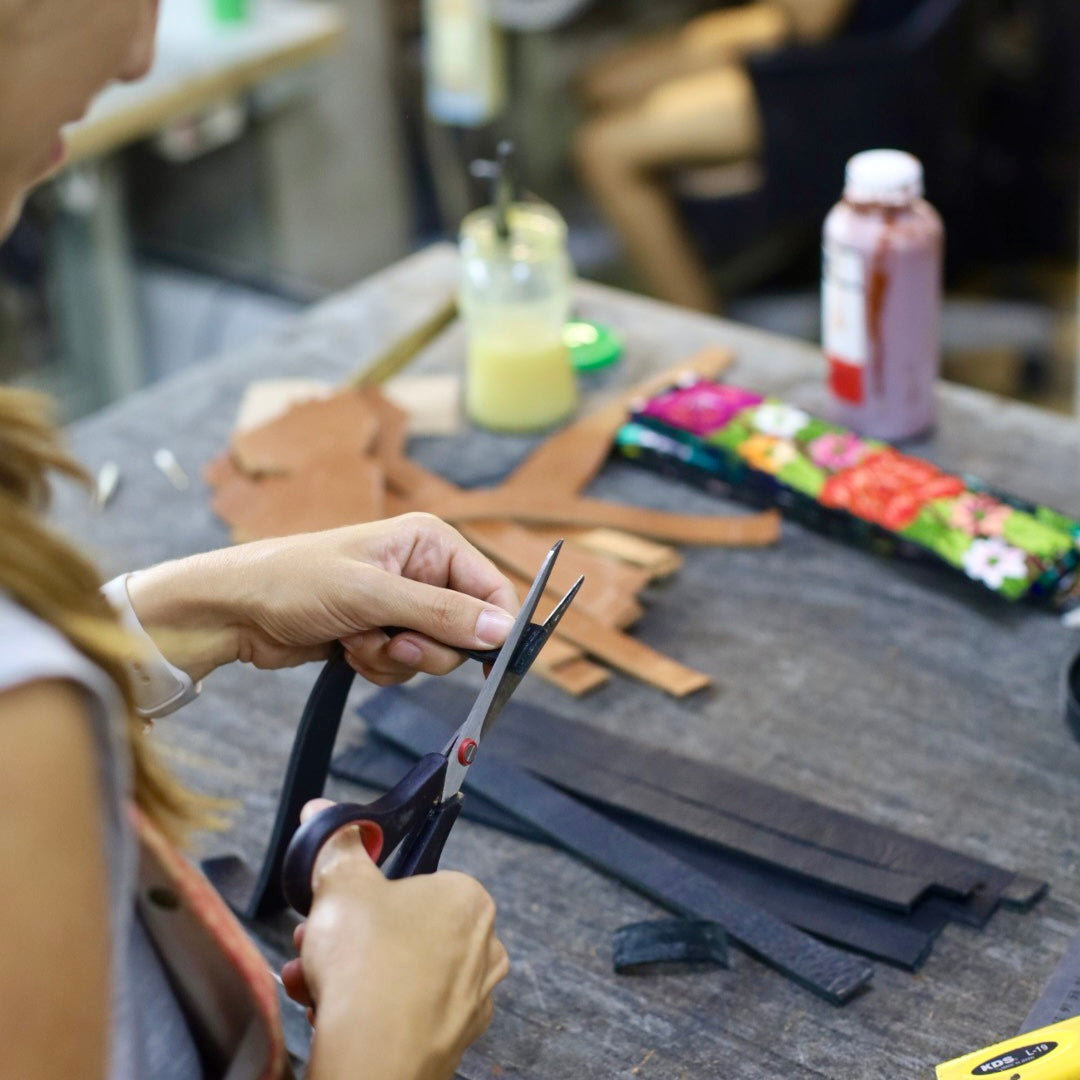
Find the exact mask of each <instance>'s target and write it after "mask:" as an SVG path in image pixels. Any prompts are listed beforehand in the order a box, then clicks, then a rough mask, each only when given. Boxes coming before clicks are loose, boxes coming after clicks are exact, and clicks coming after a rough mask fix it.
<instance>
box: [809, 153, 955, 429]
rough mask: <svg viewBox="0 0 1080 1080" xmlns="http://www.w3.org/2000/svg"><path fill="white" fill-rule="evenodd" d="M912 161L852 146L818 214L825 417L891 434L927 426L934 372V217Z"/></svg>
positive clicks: (938, 286) (937, 295)
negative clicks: (829, 200) (824, 210)
mask: <svg viewBox="0 0 1080 1080" xmlns="http://www.w3.org/2000/svg"><path fill="white" fill-rule="evenodd" d="M922 194H923V170H922V165H921V163H920V162H919V160H918V159H917V158H915V157H912V155H911V154H907V153H904V152H903V151H900V150H867V151H865V152H864V153H861V154H856V155H855V156H854V157H853V158H852V159H851V160H850V161H849V162H848V163H847V169H846V173H845V182H844V195H843V198H842V199H841V201H840V202H839V203H837V205H836V206H834V207H833V209H832V210H831V211H830V212H829V215H828V217H827V218H826V219H825V229H824V242H823V246H822V248H823V250H822V256H823V267H822V320H821V321H822V345H823V348H824V352H825V360H826V362H827V364H828V385H829V390H830V392H831V396H832V403H833V407H832V410H831V413H832V416H833V418H834V419H836V420H837V422H839V423H841V424H844V425H845V426H846V427H850V428H852V429H854V430H855V431H858V432H859V433H861V434H863V435H870V436H873V437H875V438H879V439H886V440H899V439H907V438H911V437H913V436H915V435H921V434H923V433H924V432H926V431H927V430H928V429H929V428H931V427H932V426H933V424H934V387H935V384H936V382H937V378H938V373H939V370H940V362H941V360H940V357H941V354H940V325H941V294H942V256H943V249H944V240H943V230H942V225H941V218H940V217H939V216H938V214H937V212H936V211H935V210H934V208H933V207H932V206H931V205H930V204H929V203H928V202H926V200H925V199H923V198H922Z"/></svg>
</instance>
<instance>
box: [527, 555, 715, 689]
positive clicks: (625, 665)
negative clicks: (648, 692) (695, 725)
mask: <svg viewBox="0 0 1080 1080" xmlns="http://www.w3.org/2000/svg"><path fill="white" fill-rule="evenodd" d="M507 576H508V577H509V578H510V580H511V581H512V582H513V583H514V585H515V587H516V588H517V589H519V590H520V589H522V588H524V587H525V586H526V585H527V584H528V583H527V582H526V581H525V580H524V579H523V578H519V577H518V576H517V575H516V574H508V575H507ZM557 633H558V634H559V636H560V637H562V638H565V639H566V640H567V641H571V642H573V643H574V644H575V645H578V646H580V647H581V648H582V649H583V650H584V651H585V652H586V653H587V654H588V655H590V656H593V657H595V658H597V659H598V660H603V661H604V662H605V663H607V664H610V665H611V666H612V667H613V668H615V669H616V670H617V671H621V672H622V673H623V674H624V675H629V676H630V678H632V679H638V680H639V681H641V682H645V683H648V684H649V685H651V686H655V687H657V689H660V690H663V691H665V692H666V693H668V694H671V695H672V696H673V697H686V696H687V695H689V694H694V693H697V691H699V690H704V689H705V687H707V686H708V685H709V684H710V683H711V682H712V680H711V679H710V678H709V676H708V675H703V674H702V673H701V672H700V671H694V669H693V668H689V667H687V666H686V665H685V664H680V663H679V661H678V660H673V659H672V658H671V657H670V656H665V655H664V654H663V653H661V652H657V651H656V650H655V649H652V648H650V647H649V646H648V645H646V644H645V643H644V642H642V641H638V640H637V638H632V637H629V636H628V635H626V634H624V633H622V632H621V631H619V630H615V629H614V628H613V627H610V626H605V625H604V624H603V623H602V622H599V621H598V620H597V619H594V618H593V617H592V616H591V615H588V614H586V613H585V612H583V611H576V610H574V608H570V610H569V611H567V612H566V614H565V615H564V616H563V617H562V621H561V622H560V623H559V629H558V631H557Z"/></svg>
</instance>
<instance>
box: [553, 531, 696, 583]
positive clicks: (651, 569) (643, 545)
mask: <svg viewBox="0 0 1080 1080" xmlns="http://www.w3.org/2000/svg"><path fill="white" fill-rule="evenodd" d="M566 539H567V542H568V543H569V544H572V545H573V546H574V547H581V548H584V549H585V550H586V551H593V552H595V553H596V554H597V555H605V556H607V557H609V558H613V559H620V560H622V561H623V562H625V563H629V564H630V565H631V566H638V567H640V568H641V569H642V570H644V571H645V573H647V574H648V575H649V580H650V581H656V580H657V579H658V578H666V577H671V575H672V574H674V573H675V571H676V570H678V569H679V568H680V567H681V566H682V564H683V557H682V556H681V555H680V554H679V552H678V550H677V549H676V548H673V547H670V546H669V545H667V544H658V543H656V541H655V540H643V539H642V538H641V537H640V536H631V535H630V533H625V532H619V531H618V530H616V529H578V530H574V531H572V532H570V534H569V535H568V536H567V537H566Z"/></svg>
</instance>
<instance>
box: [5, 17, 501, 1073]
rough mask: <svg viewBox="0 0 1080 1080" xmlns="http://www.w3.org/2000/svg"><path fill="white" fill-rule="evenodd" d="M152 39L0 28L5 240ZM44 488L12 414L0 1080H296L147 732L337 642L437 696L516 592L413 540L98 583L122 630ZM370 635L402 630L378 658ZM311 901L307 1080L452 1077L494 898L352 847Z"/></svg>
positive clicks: (376, 638)
mask: <svg viewBox="0 0 1080 1080" xmlns="http://www.w3.org/2000/svg"><path fill="white" fill-rule="evenodd" d="M155 19H156V0H0V236H2V235H4V234H5V233H6V232H7V231H8V230H9V229H10V227H11V226H12V223H13V222H14V221H15V220H16V218H17V216H18V212H19V207H20V204H21V201H22V199H23V197H24V195H25V193H26V191H27V189H28V188H30V187H31V186H32V185H33V184H34V182H36V181H37V180H40V179H41V178H42V177H43V176H45V175H47V174H48V173H50V172H52V171H54V170H55V169H57V168H58V167H59V166H60V165H61V163H62V161H63V145H62V142H61V141H60V136H59V131H60V128H61V126H62V125H64V124H65V123H68V122H70V121H72V120H74V119H76V118H77V117H79V116H80V115H81V114H82V112H83V111H84V110H85V108H86V106H87V104H88V102H89V101H90V99H91V98H92V96H93V95H94V94H95V93H96V92H97V91H98V90H99V89H100V88H101V87H102V86H103V85H105V84H106V83H107V82H109V81H110V80H112V79H114V78H119V79H133V78H137V77H139V76H140V75H142V74H144V73H145V72H146V70H147V68H148V67H149V65H150V61H151V57H152V52H153V37H154V29H155ZM52 468H58V469H61V470H63V471H67V472H76V471H77V470H76V468H75V466H74V465H72V463H71V462H70V461H69V460H68V459H67V458H66V457H65V456H64V454H63V452H62V450H61V449H60V447H59V445H58V442H57V439H56V434H55V432H54V431H53V430H52V429H51V428H50V426H49V425H48V423H47V421H46V419H45V416H44V410H43V405H42V402H41V401H40V400H39V399H38V398H37V397H35V396H34V395H30V394H27V393H24V392H16V391H10V390H0V643H2V644H0V897H2V900H0V912H2V918H3V930H4V934H3V942H2V944H0V1015H3V1016H4V1017H6V1018H8V1021H9V1022H8V1023H5V1024H4V1025H3V1030H4V1046H3V1053H2V1054H0V1077H5V1078H6V1077H12V1078H15V1077H17V1078H20V1080H22V1078H25V1077H34V1078H35V1080H46V1078H52V1077H56V1078H61V1077H63V1078H72V1077H79V1078H87V1080H91V1078H92V1080H96V1078H99V1077H105V1076H109V1077H113V1078H153V1080H165V1078H171V1077H184V1078H186V1077H200V1076H210V1075H215V1076H216V1075H220V1076H225V1075H227V1076H228V1077H229V1078H235V1080H240V1078H243V1077H256V1076H259V1077H266V1078H268V1080H269V1078H270V1077H274V1076H284V1075H286V1074H287V1066H286V1065H285V1064H284V1061H283V1057H284V1055H283V1052H282V1045H281V1043H282V1040H281V1035H280V1025H276V1026H275V1022H274V1016H273V1012H274V1010H273V986H272V983H269V981H268V980H269V978H270V976H269V972H267V971H266V969H265V965H264V964H261V963H260V961H259V960H258V956H257V954H255V953H254V952H253V950H252V948H251V946H250V943H248V942H247V939H246V938H245V937H244V935H243V932H242V931H241V930H240V928H239V927H238V926H237V925H236V924H235V923H234V922H232V921H231V920H230V918H229V917H228V915H227V912H225V910H224V908H223V907H222V906H221V904H220V901H218V900H217V898H216V897H215V896H214V895H213V893H212V890H210V888H209V886H208V885H207V884H206V883H205V881H204V880H203V879H201V878H200V877H198V875H196V874H195V872H194V871H193V869H192V868H191V867H190V865H189V864H187V863H185V862H184V861H183V860H181V859H179V858H178V857H177V855H176V853H175V852H176V849H175V848H174V847H173V846H172V844H171V842H170V839H169V838H172V839H177V838H179V837H182V835H183V833H184V830H185V827H188V826H190V825H191V824H192V823H193V822H194V821H195V817H196V815H195V813H194V811H193V809H192V807H193V805H194V803H193V799H192V797H191V796H189V795H188V794H187V793H186V792H184V791H183V790H182V789H181V788H180V787H179V785H178V784H177V783H176V782H175V781H174V780H173V779H172V778H171V777H169V776H168V775H167V773H166V772H165V771H164V770H163V769H162V768H161V766H160V765H159V764H158V763H157V762H156V760H155V758H154V755H153V752H152V749H151V746H150V743H149V741H148V739H147V737H146V736H145V735H144V734H143V728H144V722H143V720H142V719H140V717H141V716H153V715H162V714H163V713H164V712H166V711H168V709H169V708H170V707H172V706H175V705H176V704H177V703H178V702H182V701H183V700H184V699H186V698H187V697H189V696H190V688H191V687H192V686H193V684H194V683H196V682H198V680H200V679H202V678H203V677H205V676H206V675H207V674H209V673H210V672H211V671H212V670H213V669H214V668H216V667H218V666H220V665H222V664H224V663H228V662H230V661H234V660H241V661H245V662H249V663H253V664H255V665H256V666H257V667H264V668H270V667H284V666H288V665H292V664H299V663H302V662H304V661H307V660H312V659H316V658H318V657H322V656H325V655H327V653H328V651H329V647H330V645H331V643H333V642H334V641H338V640H340V641H342V642H343V643H344V645H345V648H346V651H347V654H348V656H349V658H350V661H351V663H352V664H353V666H354V667H355V668H356V670H357V671H358V672H360V673H361V674H362V675H365V676H366V677H367V678H369V679H371V680H372V681H374V682H376V683H379V684H388V683H393V682H397V681H400V680H403V679H406V678H408V677H409V676H410V675H411V674H413V673H415V672H416V671H424V672H430V673H444V672H446V671H449V670H450V669H451V668H452V667H454V666H456V664H457V663H458V660H459V654H458V653H457V652H456V651H455V649H454V648H451V647H450V646H458V647H470V648H480V647H490V646H493V645H499V644H501V643H502V641H504V640H505V636H506V633H507V630H508V628H509V626H510V623H511V621H512V619H511V616H510V614H509V610H513V609H514V608H515V607H516V598H515V596H514V593H513V590H512V588H511V586H510V585H509V583H508V582H507V581H506V580H505V579H504V578H503V577H502V575H500V574H499V573H498V572H497V571H496V570H495V569H494V567H492V566H491V564H490V563H488V562H487V560H486V559H484V558H483V556H481V555H480V554H479V553H478V552H476V551H475V550H474V549H472V548H471V547H469V545H467V544H466V543H465V542H464V541H463V540H462V539H461V537H460V536H458V534H457V533H456V532H454V530H452V529H451V528H450V527H449V526H446V525H444V524H443V523H441V522H438V521H436V520H435V519H433V518H429V517H426V516H424V515H410V516H408V517H405V518H400V519H396V520H394V521H390V522H384V523H377V524H373V525H368V526H358V527H356V528H349V529H342V530H337V531H334V532H329V533H323V534H318V535H312V536H306V537H292V538H288V539H284V540H279V541H268V542H264V543H260V544H253V545H248V546H245V547H239V548H234V549H231V550H229V551H226V552H217V553H210V554H206V555H200V556H197V557H195V558H192V559H186V560H180V561H178V562H174V563H168V564H165V565H162V566H159V567H155V568H152V569H150V570H147V571H143V572H141V573H137V574H135V575H132V576H129V577H126V578H124V579H120V580H119V581H117V582H113V583H110V585H109V587H108V595H109V597H110V598H111V599H113V600H114V601H115V603H116V605H117V608H118V609H120V612H121V613H122V614H123V615H124V616H125V617H126V619H127V623H126V625H127V626H128V630H124V629H122V628H121V625H120V621H119V616H118V612H117V611H116V610H114V609H113V608H112V607H111V606H110V604H109V603H108V601H107V600H106V599H105V596H104V595H103V594H102V593H101V592H100V591H99V589H100V586H101V582H100V579H99V577H98V575H97V573H96V571H95V570H94V568H93V567H92V566H91V565H90V564H89V563H87V562H86V561H85V560H84V559H83V558H82V557H81V556H80V555H79V554H78V553H77V552H76V551H75V550H74V549H73V548H72V547H71V546H70V545H69V544H68V543H67V542H66V541H65V540H63V539H61V538H59V537H57V536H55V535H54V534H52V533H51V532H49V531H48V529H47V528H46V526H45V525H44V524H43V522H42V520H41V518H40V516H39V513H40V510H41V508H42V504H43V503H44V501H45V496H46V493H47V477H46V474H47V472H48V471H49V470H50V469H52ZM386 625H397V626H408V627H413V628H415V630H414V631H410V632H407V633H403V634H399V635H397V636H396V637H394V638H393V639H392V640H388V639H387V637H386V635H385V634H383V633H382V632H381V631H380V630H379V629H378V627H380V626H386ZM147 635H149V636H147ZM139 637H141V638H142V639H143V641H144V643H146V646H147V647H144V648H143V650H142V651H141V652H140V651H138V648H137V639H138V638H139ZM132 670H138V671H140V672H141V673H142V674H144V675H149V676H153V677H151V678H148V679H147V680H144V681H141V682H140V683H139V684H138V686H136V685H134V684H133V680H132V678H131V672H132ZM157 677H160V678H163V679H164V680H165V693H164V696H163V695H162V690H161V685H159V683H158V681H156V680H157ZM170 681H171V683H174V684H175V685H176V687H178V688H179V692H178V693H172V686H171V685H170ZM129 796H130V798H129ZM314 809H317V807H316V806H314V805H313V806H312V807H309V808H308V811H307V812H308V813H310V812H312V811H313V810H314ZM129 810H130V813H129V812H128V811H129ZM136 845H137V846H136ZM315 880H316V890H315V892H316V899H315V903H314V906H313V908H312V912H311V917H310V919H309V920H308V922H307V923H306V924H305V926H304V927H303V929H302V932H301V933H300V934H298V941H299V943H300V946H301V956H300V958H299V959H297V960H295V961H292V962H290V963H289V964H288V965H286V969H285V970H284V971H283V973H282V976H283V980H284V982H285V984H286V986H287V988H288V989H289V992H290V993H291V994H292V995H293V996H294V997H295V998H296V999H297V1000H299V1001H301V1002H302V1003H304V1004H307V1005H309V1006H312V1007H315V1008H317V1016H318V1020H317V1025H316V1028H315V1037H314V1043H313V1053H312V1060H311V1064H310V1067H309V1070H308V1076H309V1077H311V1078H312V1080H323V1078H327V1077H344V1076H349V1077H365V1078H367V1077H371V1078H383V1077H386V1078H399V1077H400V1078H405V1077H424V1078H427V1077H432V1078H435V1077H448V1076H450V1075H452V1073H453V1071H454V1068H455V1066H456V1064H457V1062H458V1061H459V1059H460V1057H461V1054H462V1053H463V1052H464V1049H465V1048H466V1047H467V1046H468V1044H469V1043H470V1042H471V1041H472V1040H473V1039H475V1038H476V1037H477V1036H478V1035H479V1034H480V1033H481V1032H482V1031H483V1030H484V1028H485V1027H486V1026H487V1023H488V1021H489V1019H490V1015H491V1008H492V1005H491V992H492V989H493V988H494V986H495V985H496V984H497V983H498V982H499V981H500V980H501V979H502V978H503V977H504V976H505V974H506V972H507V969H508V964H507V958H506V952H505V950H504V949H503V947H502V945H501V943H500V942H499V941H498V939H497V938H496V937H495V935H494V932H493V923H494V906H493V904H492V902H491V900H490V898H489V897H488V896H487V894H486V893H485V892H484V891H483V889H482V888H481V887H480V886H479V885H478V884H477V883H475V882H473V881H472V880H470V879H468V878H466V877H464V876H463V875H460V874H455V873H449V872H440V873H438V874H434V875H431V876H428V877H424V878H414V879H411V880H407V881H401V882H388V881H386V880H385V879H384V878H383V876H382V874H381V873H380V872H379V871H378V870H377V869H376V868H375V866H374V865H373V864H372V863H371V861H370V859H368V857H367V855H366V854H365V853H364V851H363V848H362V846H361V845H360V844H359V841H358V838H357V837H356V836H355V834H353V833H350V832H348V831H347V832H346V833H343V834H342V835H340V836H339V837H337V838H335V840H334V841H333V842H332V843H331V844H330V845H328V847H327V849H326V850H325V851H324V854H323V856H322V857H321V858H320V861H319V863H318V865H317V867H316V874H315ZM268 987H269V989H268Z"/></svg>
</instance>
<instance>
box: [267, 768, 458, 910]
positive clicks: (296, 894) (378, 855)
mask: <svg viewBox="0 0 1080 1080" xmlns="http://www.w3.org/2000/svg"><path fill="white" fill-rule="evenodd" d="M445 775H446V757H445V755H443V754H426V755H425V756H424V757H422V758H421V759H420V760H419V761H418V762H417V763H416V764H415V765H414V766H413V767H412V769H410V770H409V772H407V773H406V774H405V776H404V777H402V779H401V782H400V783H399V784H397V785H396V786H395V787H394V788H393V790H391V791H388V792H387V793H386V794H385V795H384V796H383V797H382V798H381V799H376V800H375V802H373V803H367V804H361V803H339V804H338V805H336V806H329V807H327V808H326V809H325V810H321V811H320V812H319V813H318V814H316V815H315V816H314V817H312V818H310V819H309V820H308V821H306V822H304V824H303V825H301V826H300V828H298V829H297V830H296V832H295V833H294V834H293V837H292V839H291V840H290V841H289V846H288V848H287V849H286V852H285V859H284V861H283V864H282V869H281V884H282V890H283V892H284V894H285V899H286V900H288V902H289V903H290V904H291V905H292V907H293V908H295V910H296V911H298V912H299V913H300V914H301V915H307V914H308V912H309V911H310V910H311V903H312V899H313V897H312V880H311V879H312V875H313V873H314V870H315V861H316V860H317V859H318V857H319V852H320V851H322V849H323V847H324V846H325V845H326V842H327V841H328V840H329V839H330V837H332V836H333V835H334V834H335V833H336V832H338V831H339V830H341V829H343V828H345V826H347V825H359V826H360V836H361V840H362V841H363V844H364V847H365V848H366V849H367V852H368V854H369V855H370V856H371V857H372V859H373V860H374V861H375V863H376V864H377V865H379V866H382V864H383V863H384V862H385V861H386V859H387V858H388V857H389V856H390V855H391V854H392V853H393V852H394V851H395V850H396V849H397V848H399V847H400V848H401V849H402V854H403V856H404V855H407V854H408V852H409V851H411V850H412V849H413V847H414V843H413V840H414V839H415V840H419V841H423V839H424V836H425V833H426V832H427V830H428V825H429V820H430V819H431V818H433V817H436V816H438V810H437V809H436V804H437V803H438V802H439V799H440V797H441V795H442V785H443V779H444V777H445ZM454 816H455V817H456V814H455V815H454ZM450 824H453V822H452V821H451V822H450ZM447 833H449V828H447ZM442 841H443V843H445V841H446V837H445V836H444V837H443V838H442ZM441 850H442V848H441V845H440V847H439V852H441ZM437 862H438V854H436V863H437ZM394 869H395V870H396V869H397V864H396V863H395V867H394ZM411 872H412V873H423V872H425V871H423V870H413V871H411ZM393 876H396V877H407V876H409V874H407V873H406V874H397V873H395V874H394V875H393Z"/></svg>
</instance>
